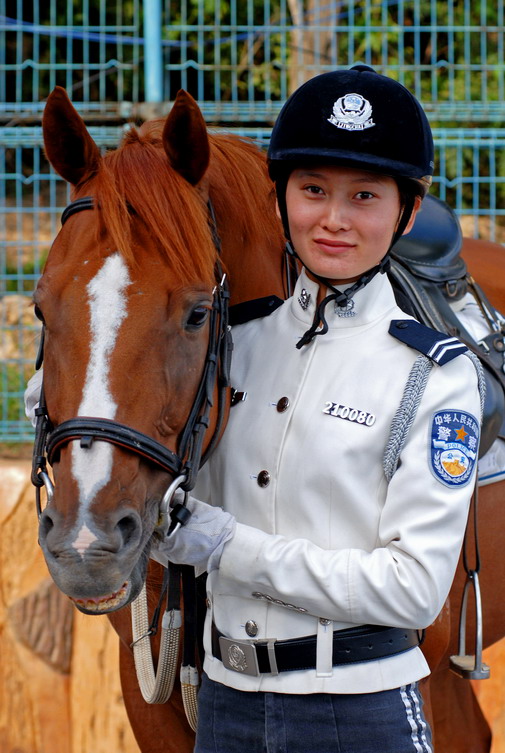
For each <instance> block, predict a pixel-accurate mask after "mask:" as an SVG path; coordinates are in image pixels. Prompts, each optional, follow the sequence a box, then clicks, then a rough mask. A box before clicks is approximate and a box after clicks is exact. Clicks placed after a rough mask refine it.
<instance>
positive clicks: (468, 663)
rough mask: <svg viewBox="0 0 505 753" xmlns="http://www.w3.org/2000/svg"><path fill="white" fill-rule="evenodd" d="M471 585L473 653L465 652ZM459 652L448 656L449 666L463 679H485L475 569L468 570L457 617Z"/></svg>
mask: <svg viewBox="0 0 505 753" xmlns="http://www.w3.org/2000/svg"><path fill="white" fill-rule="evenodd" d="M471 584H472V585H473V590H474V596H475V654H466V653H465V651H466V612H467V606H468V591H469V588H470V585H471ZM458 651H459V653H458V654H457V655H454V656H451V657H450V658H449V667H450V669H451V670H452V671H453V672H455V673H456V674H457V675H459V676H460V677H463V678H464V679H465V680H487V679H488V677H489V675H490V671H489V667H488V665H487V664H485V663H484V662H483V661H482V602H481V596H480V587H479V575H478V573H477V571H476V570H470V571H469V572H468V580H467V582H466V583H465V589H464V591H463V601H462V602H461V613H460V618H459V647H458Z"/></svg>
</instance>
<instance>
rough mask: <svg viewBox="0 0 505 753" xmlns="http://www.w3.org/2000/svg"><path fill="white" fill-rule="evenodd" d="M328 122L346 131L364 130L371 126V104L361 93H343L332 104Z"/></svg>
mask: <svg viewBox="0 0 505 753" xmlns="http://www.w3.org/2000/svg"><path fill="white" fill-rule="evenodd" d="M328 120H329V122H330V123H332V125H334V126H336V127H337V128H343V129H344V130H346V131H364V130H365V128H372V126H374V125H375V123H374V122H373V120H372V105H371V104H370V102H369V101H368V99H365V98H364V97H362V96H361V94H355V93H354V94H344V96H343V97H339V99H337V101H336V102H335V104H334V105H333V113H332V114H331V116H330V117H329V118H328Z"/></svg>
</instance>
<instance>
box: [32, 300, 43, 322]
mask: <svg viewBox="0 0 505 753" xmlns="http://www.w3.org/2000/svg"><path fill="white" fill-rule="evenodd" d="M33 313H34V314H35V316H36V317H37V319H38V320H39V321H41V322H42V324H43V323H44V314H43V313H42V311H41V310H40V309H39V307H38V306H37V304H35V305H34V307H33Z"/></svg>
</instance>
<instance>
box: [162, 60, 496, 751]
mask: <svg viewBox="0 0 505 753" xmlns="http://www.w3.org/2000/svg"><path fill="white" fill-rule="evenodd" d="M269 165H270V172H271V175H272V178H273V179H274V181H275V184H276V191H277V201H278V211H279V215H280V217H281V218H282V222H283V224H284V230H285V233H286V236H287V239H288V242H289V248H290V252H291V253H292V254H293V255H295V256H296V257H297V258H298V260H299V261H300V263H301V265H302V270H301V274H300V276H299V278H298V281H297V283H296V288H295V291H294V294H293V296H292V297H291V298H290V299H288V300H287V301H286V302H284V303H283V304H282V305H280V306H279V307H278V308H277V309H276V310H275V311H274V312H273V313H271V314H270V315H268V316H263V317H259V318H256V319H254V320H252V321H249V322H247V323H244V324H241V325H239V326H236V327H235V328H234V331H233V338H234V342H235V351H234V360H233V365H232V383H233V385H234V387H236V388H237V389H238V390H240V392H242V393H243V396H244V399H243V400H241V401H239V402H238V403H237V404H236V405H235V406H234V407H233V408H232V409H231V415H230V419H229V423H228V426H227V429H226V431H225V434H224V437H223V439H222V441H221V443H220V445H219V447H218V448H217V450H216V452H215V453H214V455H213V457H212V458H211V460H210V462H209V464H208V466H206V468H205V469H204V471H203V472H202V478H201V480H200V481H199V485H198V487H197V490H196V493H195V496H194V497H191V498H190V500H189V502H188V507H189V509H190V511H191V512H192V513H193V514H192V518H191V520H190V521H189V523H188V524H187V525H186V526H184V527H183V528H181V529H180V530H179V531H177V532H176V533H175V534H174V535H172V536H170V537H169V538H167V539H165V540H164V541H163V542H162V543H161V544H160V545H159V548H158V549H157V550H156V551H155V552H154V553H153V554H154V556H155V558H156V559H158V560H160V561H162V562H163V563H166V562H167V560H172V561H174V562H183V563H188V564H194V565H196V566H197V568H199V569H200V570H207V571H208V573H209V575H208V580H207V589H208V604H209V608H208V614H207V619H206V625H205V636H204V643H205V652H206V656H205V663H204V671H205V675H204V678H203V684H202V687H201V690H200V694H199V713H200V721H199V729H198V734H197V743H196V748H195V750H196V751H197V753H232V752H233V753H234V752H235V751H243V750H244V751H245V750H247V751H248V753H264V751H267V752H268V753H273V752H274V751H275V753H311V751H314V752H315V751H317V752H318V753H321V752H323V753H330V751H331V752H333V751H335V752H337V751H345V752H346V753H351V752H354V751H355V752H356V753H377V752H378V751H380V752H382V753H408V751H412V752H413V753H414V752H417V753H428V752H429V751H431V750H432V747H431V746H432V743H431V734H430V729H429V727H428V725H427V723H426V720H425V717H424V714H423V708H422V700H421V698H420V695H419V692H418V685H417V683H418V681H419V680H420V679H421V678H423V677H425V676H426V675H428V673H429V670H428V666H427V664H426V661H425V659H424V657H423V654H422V651H421V649H420V648H419V641H420V636H421V633H422V630H423V629H424V628H426V627H427V626H429V625H430V624H431V623H432V622H433V620H434V619H435V618H436V616H437V615H438V613H439V611H440V609H441V608H442V605H443V603H444V601H445V599H446V597H447V594H448V592H449V589H450V586H451V582H452V579H453V575H454V571H455V568H456V564H457V561H458V556H459V552H460V548H461V543H462V538H463V534H464V529H465V524H466V518H467V511H468V505H469V500H470V496H471V492H472V486H473V483H474V476H475V473H474V470H475V465H476V459H477V449H478V441H479V426H480V420H481V400H480V396H479V390H478V375H477V373H476V366H475V364H474V362H473V361H472V359H471V356H468V357H467V355H468V354H467V353H465V348H464V347H463V346H462V345H461V344H460V343H458V341H456V340H454V339H453V338H447V337H444V336H441V335H440V334H439V333H435V332H433V331H432V330H429V329H427V328H425V327H423V326H422V325H420V324H419V323H417V322H416V321H414V320H413V319H412V318H410V317H409V316H407V315H406V314H405V313H404V312H403V311H401V310H400V309H399V308H398V306H397V304H396V302H395V298H394V293H393V290H392V288H391V285H390V283H389V280H388V277H387V275H386V274H384V272H385V271H386V270H387V263H388V252H389V250H390V248H391V246H392V245H393V243H394V242H395V240H396V239H397V238H398V237H399V236H400V235H401V234H402V233H404V232H408V230H409V229H410V227H411V226H412V224H413V221H414V217H415V213H416V211H417V209H418V207H419V205H420V203H421V200H422V197H423V196H424V194H425V193H426V191H427V189H428V187H429V184H430V182H431V175H432V173H433V142H432V136H431V132H430V128H429V125H428V123H427V120H426V117H425V115H424V113H423V110H422V108H421V106H420V105H419V103H418V102H417V100H416V99H415V98H414V97H413V96H412V94H411V93H410V92H409V91H408V90H407V89H405V88H404V87H403V86H402V85H400V84H399V83H397V82H395V81H393V80H392V79H389V78H387V77H385V76H382V75H379V74H377V73H376V72H374V71H373V70H372V69H371V68H369V67H367V66H363V65H359V66H355V67H354V68H352V69H350V70H338V71H335V72H331V73H326V74H323V75H320V76H317V77H315V78H313V79H311V80H310V81H308V82H307V83H305V84H304V85H303V86H302V87H301V88H300V89H298V90H297V91H296V92H295V93H294V94H293V95H292V96H291V97H290V99H289V100H288V101H287V102H286V104H285V106H284V108H283V109H282V111H281V113H280V115H279V118H278V120H277V122H276V124H275V127H274V129H273V132H272V138H271V144H270V149H269ZM199 500H205V501H199Z"/></svg>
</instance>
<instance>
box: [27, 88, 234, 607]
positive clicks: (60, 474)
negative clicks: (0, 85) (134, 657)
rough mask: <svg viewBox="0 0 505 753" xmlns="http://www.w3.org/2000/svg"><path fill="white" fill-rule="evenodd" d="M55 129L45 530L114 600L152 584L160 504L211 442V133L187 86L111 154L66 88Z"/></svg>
mask: <svg viewBox="0 0 505 753" xmlns="http://www.w3.org/2000/svg"><path fill="white" fill-rule="evenodd" d="M43 132H44V142H45V149H46V154H47V156H48V159H49V161H50V162H51V164H52V165H53V167H54V168H55V170H56V171H57V172H58V173H59V174H60V175H61V176H62V177H63V178H65V179H66V180H67V181H68V182H70V183H71V184H72V186H73V201H72V204H71V205H70V208H69V209H68V210H67V212H66V214H65V215H64V217H63V226H62V229H61V231H60V233H59V235H58V236H57V238H56V240H55V242H54V244H53V246H52V248H51V251H50V254H49V257H48V260H47V264H46V267H45V269H44V274H43V276H42V278H41V279H40V282H39V284H38V287H37V290H36V292H35V295H34V301H35V306H36V312H37V314H38V315H39V317H40V318H41V319H42V321H43V322H44V330H45V344H44V400H45V406H46V412H47V416H48V418H49V422H50V429H51V434H50V439H49V448H50V449H49V455H50V461H51V463H52V466H53V474H54V494H53V496H52V499H51V501H50V504H48V506H47V507H46V508H45V510H44V511H43V512H42V514H41V516H40V543H41V546H42V548H43V551H44V555H45V558H46V561H47V564H48V567H49V570H50V572H51V575H52V576H53V578H54V580H55V582H56V583H57V585H58V586H59V587H60V588H61V590H62V591H64V592H65V593H66V594H67V595H68V596H70V597H71V598H72V599H73V600H74V601H75V603H76V604H77V606H78V607H79V608H80V609H81V610H82V611H85V612H95V613H96V612H101V613H103V612H108V611H112V610H113V609H117V608H119V607H121V606H124V605H125V604H126V603H128V602H129V601H131V600H132V599H133V598H134V597H135V596H136V595H137V594H138V592H139V590H140V588H141V586H142V583H143V580H144V578H145V574H146V567H147V560H148V554H149V547H150V542H151V538H152V536H153V532H154V530H155V527H156V525H157V522H158V519H159V512H160V502H161V500H162V498H163V496H164V493H165V491H166V489H167V487H168V486H169V484H170V482H171V479H172V478H173V477H174V476H177V473H179V472H180V466H179V465H178V463H179V461H181V462H182V463H183V462H184V461H185V460H186V459H187V456H188V454H189V452H190V450H191V447H192V446H193V445H194V444H195V441H196V442H198V440H195V435H194V434H193V433H190V435H189V436H186V434H185V432H184V426H185V424H186V420H187V418H188V416H189V415H190V413H191V408H192V406H193V404H194V401H195V396H196V395H197V393H199V391H200V390H199V387H200V385H201V381H202V375H203V374H204V369H205V364H206V360H207V359H206V356H207V351H208V347H209V337H210V339H211V340H212V339H213V338H214V339H215V338H216V337H217V339H218V340H219V337H220V335H219V334H217V335H216V331H217V330H216V327H217V324H218V323H217V320H216V316H217V319H219V312H218V313H217V314H216V293H215V289H216V288H217V290H218V291H219V290H220V286H219V278H220V276H221V275H220V272H219V273H217V272H216V269H217V267H218V263H217V256H218V254H217V250H216V246H215V242H214V238H213V233H212V222H211V221H209V210H208V206H207V200H208V186H207V178H206V172H207V167H208V163H209V140H208V136H207V132H206V127H205V123H204V121H203V118H202V115H201V113H200V111H199V109H198V107H197V105H196V103H195V102H194V101H193V100H192V98H191V97H190V96H189V95H188V94H186V93H184V92H182V93H180V94H179V95H178V98H177V100H176V102H175V104H174V107H173V108H172V110H171V113H170V115H169V116H168V118H167V119H166V121H165V122H161V121H160V122H154V123H152V124H145V125H144V126H143V127H141V128H140V129H136V128H133V129H131V130H130V131H129V132H128V133H127V134H126V136H125V138H124V139H123V143H122V145H121V147H120V148H119V149H117V150H116V151H113V152H110V153H108V154H106V155H105V156H101V154H100V150H99V149H98V147H97V146H96V144H95V143H94V141H93V139H92V138H91V136H90V135H89V133H88V131H87V130H86V128H85V126H84V123H83V121H82V119H81V118H80V116H79V115H78V113H77V112H76V111H75V109H74V107H73V106H72V105H71V103H70V101H69V99H68V97H67V95H66V93H65V92H64V90H63V89H60V88H57V89H55V90H54V91H53V93H52V94H51V95H50V97H49V99H48V101H47V105H46V109H45V112H44V119H43ZM88 197H89V198H88ZM213 330H215V331H213ZM204 392H205V393H206V394H208V393H209V388H208V387H207V389H206V390H204ZM210 392H211V393H212V388H211V389H210ZM202 410H203V409H200V411H199V413H201V412H202ZM212 420H213V417H212V415H211V421H212ZM143 435H145V437H144V438H143ZM100 437H102V439H100ZM144 440H145V441H144ZM151 440H154V442H151ZM143 441H144V444H143ZM181 444H182V445H183V446H182V447H181ZM151 445H154V447H153V446H151ZM160 454H161V457H160Z"/></svg>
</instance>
